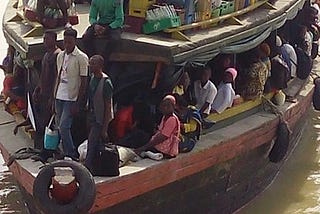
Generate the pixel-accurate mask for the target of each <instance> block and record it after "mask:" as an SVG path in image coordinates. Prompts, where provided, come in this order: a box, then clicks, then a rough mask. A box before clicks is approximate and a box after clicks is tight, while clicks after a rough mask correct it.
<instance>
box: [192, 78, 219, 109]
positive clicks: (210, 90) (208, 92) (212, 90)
mask: <svg viewBox="0 0 320 214" xmlns="http://www.w3.org/2000/svg"><path fill="white" fill-rule="evenodd" d="M194 94H195V97H196V99H197V104H196V107H197V108H198V109H201V108H202V106H203V105H204V104H205V103H206V102H207V103H209V107H208V108H207V109H206V110H205V111H204V113H206V114H210V110H211V104H212V103H213V100H214V98H215V97H216V95H217V88H216V86H215V85H214V84H213V83H212V82H211V81H210V80H209V81H208V82H207V83H206V84H205V85H204V87H202V86H201V81H200V80H197V81H195V82H194Z"/></svg>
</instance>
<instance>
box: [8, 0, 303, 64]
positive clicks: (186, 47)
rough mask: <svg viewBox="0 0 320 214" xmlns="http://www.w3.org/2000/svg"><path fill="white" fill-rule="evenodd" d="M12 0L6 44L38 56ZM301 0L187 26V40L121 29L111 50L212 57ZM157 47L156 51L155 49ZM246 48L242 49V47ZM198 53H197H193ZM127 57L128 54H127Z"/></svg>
mask: <svg viewBox="0 0 320 214" xmlns="http://www.w3.org/2000/svg"><path fill="white" fill-rule="evenodd" d="M14 2H15V0H11V1H10V2H9V4H8V6H7V10H6V13H5V14H4V19H3V20H4V22H3V23H4V24H3V30H4V34H5V37H6V39H7V41H8V43H9V44H12V45H14V46H15V48H17V49H18V50H19V51H20V52H21V53H22V54H24V55H25V56H26V57H27V58H34V59H39V57H40V56H42V54H40V53H42V52H43V47H42V36H30V37H28V36H27V37H24V36H23V35H26V34H27V33H28V32H29V31H30V30H31V29H32V26H31V25H30V24H28V23H26V22H24V21H21V20H19V19H18V21H16V19H13V18H14V17H15V16H16V13H17V9H15V8H13V6H12V5H13V4H14ZM304 2H305V1H304V0H278V1H276V3H275V4H274V5H273V7H270V5H269V6H268V5H264V4H261V6H260V7H258V8H256V9H255V10H252V11H248V13H245V14H242V15H239V16H237V15H236V12H235V15H234V16H236V17H237V20H239V22H241V24H239V23H230V22H228V21H227V20H225V21H223V22H219V24H218V25H216V26H212V27H210V28H208V29H200V30H188V31H184V32H183V33H184V34H185V36H186V37H187V38H188V41H183V40H177V39H172V38H167V37H170V34H169V33H167V34H166V33H163V34H162V35H164V34H166V36H167V37H165V36H157V35H144V34H133V33H127V32H124V33H123V35H122V41H121V42H120V44H119V47H118V48H117V51H116V52H115V53H114V54H113V56H111V57H112V59H113V60H116V61H128V59H130V60H132V61H154V62H156V61H163V62H165V63H180V62H185V61H197V60H198V61H199V60H200V61H201V58H206V57H211V58H212V57H214V56H215V55H217V54H218V53H220V52H223V53H228V51H230V50H229V49H230V45H231V46H232V45H236V43H235V42H238V41H240V40H244V39H246V38H248V37H250V36H253V35H262V36H261V37H259V38H260V40H263V39H265V38H266V37H267V36H268V35H269V34H270V32H271V31H272V30H274V29H276V28H278V27H279V26H281V25H282V24H284V22H285V21H286V20H287V19H291V18H293V17H294V16H295V15H296V13H297V12H298V10H299V9H301V8H302V6H303V4H304ZM77 11H78V14H79V23H80V24H78V25H75V26H74V28H75V29H76V30H77V31H78V35H79V36H78V37H79V38H80V37H81V35H82V34H83V33H84V32H85V30H86V28H87V27H88V25H89V23H88V11H89V5H88V4H80V5H77ZM56 31H57V33H58V40H59V41H61V40H62V38H63V37H62V32H63V29H61V28H60V29H56ZM155 50H156V51H155ZM244 51H245V50H244ZM195 56H197V57H195ZM128 57H129V58H128Z"/></svg>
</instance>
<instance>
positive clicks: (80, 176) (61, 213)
mask: <svg viewBox="0 0 320 214" xmlns="http://www.w3.org/2000/svg"><path fill="white" fill-rule="evenodd" d="M54 167H70V168H71V169H72V170H73V173H74V177H75V179H76V182H77V183H78V192H77V194H76V196H75V198H74V199H73V200H72V201H71V202H70V203H68V204H59V203H57V202H56V200H55V199H53V198H51V197H50V196H49V188H50V185H51V183H52V177H54V176H55V173H54ZM33 196H34V199H35V201H36V203H37V205H38V206H39V207H40V208H41V210H43V211H44V212H45V213H48V214H51V213H52V214H53V213H54V214H71V213H76V214H82V213H88V211H89V210H90V208H91V207H92V205H93V203H94V200H95V196H96V186H95V182H94V179H93V177H92V175H91V174H90V172H89V171H88V170H87V168H86V167H84V166H83V165H82V164H80V163H78V162H75V161H66V160H62V161H56V162H53V163H52V164H50V165H47V166H45V167H44V168H42V169H41V171H40V172H39V174H38V176H37V177H36V179H35V180H34V183H33Z"/></svg>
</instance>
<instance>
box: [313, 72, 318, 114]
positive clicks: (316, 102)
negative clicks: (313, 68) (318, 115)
mask: <svg viewBox="0 0 320 214" xmlns="http://www.w3.org/2000/svg"><path fill="white" fill-rule="evenodd" d="M313 83H314V85H315V87H314V91H313V95H312V103H313V107H314V109H315V110H318V111H319V110H320V77H317V78H316V79H315V80H314V81H313Z"/></svg>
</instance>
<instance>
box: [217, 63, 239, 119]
mask: <svg viewBox="0 0 320 214" xmlns="http://www.w3.org/2000/svg"><path fill="white" fill-rule="evenodd" d="M237 73H238V72H237V70H236V69H234V68H228V69H227V70H226V71H225V75H224V78H223V81H222V82H221V83H220V84H219V86H218V93H217V96H216V98H215V99H214V101H213V103H212V105H211V113H219V114H220V113H222V112H223V111H224V110H226V109H227V108H229V107H231V106H232V104H233V100H234V98H235V96H236V94H235V92H234V89H233V87H232V85H233V83H234V81H235V79H236V77H237Z"/></svg>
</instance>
